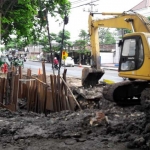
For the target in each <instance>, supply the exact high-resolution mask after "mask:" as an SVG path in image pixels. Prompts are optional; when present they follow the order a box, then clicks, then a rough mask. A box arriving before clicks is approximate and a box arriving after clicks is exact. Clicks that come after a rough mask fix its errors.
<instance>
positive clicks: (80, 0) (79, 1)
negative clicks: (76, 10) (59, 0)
mask: <svg viewBox="0 0 150 150" xmlns="http://www.w3.org/2000/svg"><path fill="white" fill-rule="evenodd" d="M84 1H87V0H77V1H74V2H71V4H76V3H81V2H84Z"/></svg>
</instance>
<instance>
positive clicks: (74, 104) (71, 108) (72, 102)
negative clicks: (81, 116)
mask: <svg viewBox="0 0 150 150" xmlns="http://www.w3.org/2000/svg"><path fill="white" fill-rule="evenodd" d="M68 101H69V106H70V110H72V111H74V110H75V108H76V106H77V104H76V103H75V101H74V98H73V96H72V95H68Z"/></svg>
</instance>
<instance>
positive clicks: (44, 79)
mask: <svg viewBox="0 0 150 150" xmlns="http://www.w3.org/2000/svg"><path fill="white" fill-rule="evenodd" d="M42 71H43V82H45V83H46V71H45V62H44V61H43V62H42Z"/></svg>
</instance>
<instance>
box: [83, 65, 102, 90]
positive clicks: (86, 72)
mask: <svg viewBox="0 0 150 150" xmlns="http://www.w3.org/2000/svg"><path fill="white" fill-rule="evenodd" d="M103 74H104V71H103V70H101V69H95V68H83V70H82V85H83V86H84V87H89V86H95V85H96V84H98V81H99V80H100V79H101V77H102V76H103Z"/></svg>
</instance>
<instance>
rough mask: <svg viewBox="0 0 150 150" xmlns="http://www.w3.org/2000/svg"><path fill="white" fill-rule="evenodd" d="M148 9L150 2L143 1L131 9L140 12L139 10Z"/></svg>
mask: <svg viewBox="0 0 150 150" xmlns="http://www.w3.org/2000/svg"><path fill="white" fill-rule="evenodd" d="M147 7H150V0H143V1H141V2H140V3H139V4H137V5H136V6H134V7H133V8H131V10H139V9H143V8H147Z"/></svg>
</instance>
